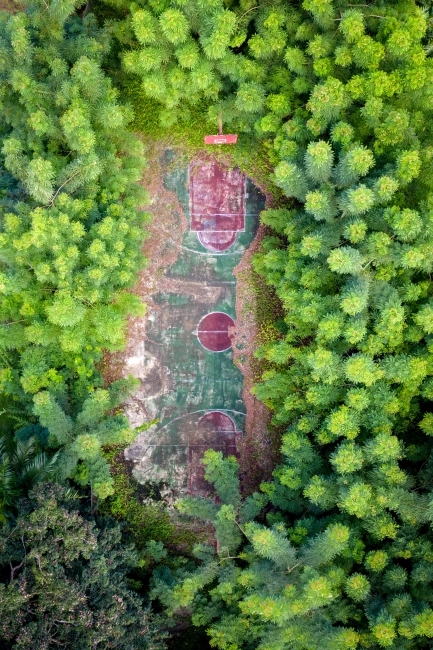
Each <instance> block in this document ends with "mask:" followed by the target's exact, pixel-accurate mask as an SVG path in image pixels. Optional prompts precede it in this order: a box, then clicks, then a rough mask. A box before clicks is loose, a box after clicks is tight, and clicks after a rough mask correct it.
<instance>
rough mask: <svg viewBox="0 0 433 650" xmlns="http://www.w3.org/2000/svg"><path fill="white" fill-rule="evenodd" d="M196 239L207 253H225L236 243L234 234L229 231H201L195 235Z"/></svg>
mask: <svg viewBox="0 0 433 650" xmlns="http://www.w3.org/2000/svg"><path fill="white" fill-rule="evenodd" d="M197 237H198V239H199V241H200V243H201V244H203V246H204V247H205V248H207V250H208V251H213V252H218V251H225V250H227V248H230V246H233V244H234V243H235V241H236V233H235V232H231V231H226V232H223V231H219V232H212V231H211V230H202V231H201V232H198V233H197Z"/></svg>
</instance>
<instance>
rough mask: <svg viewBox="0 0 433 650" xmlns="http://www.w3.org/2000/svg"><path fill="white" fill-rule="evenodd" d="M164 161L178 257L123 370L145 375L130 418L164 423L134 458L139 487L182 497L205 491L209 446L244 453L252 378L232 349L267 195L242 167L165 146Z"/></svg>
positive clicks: (158, 287) (140, 443)
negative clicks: (242, 269) (243, 272)
mask: <svg viewBox="0 0 433 650" xmlns="http://www.w3.org/2000/svg"><path fill="white" fill-rule="evenodd" d="M161 166H162V169H163V180H164V187H165V189H166V190H167V191H168V192H172V193H174V195H175V196H176V197H177V201H178V210H177V212H176V210H174V209H173V207H172V206H171V207H170V206H168V205H167V210H170V209H171V210H172V211H173V215H171V216H172V222H171V229H169V230H168V231H167V230H165V231H164V232H161V233H160V235H159V236H160V237H161V238H165V241H164V246H167V247H170V246H171V247H173V249H176V250H175V251H173V255H172V259H173V260H174V262H173V263H172V264H171V265H170V266H169V267H168V268H164V271H163V272H162V274H161V276H160V277H159V279H157V280H156V281H155V287H154V289H153V290H152V295H151V296H150V298H149V299H146V303H147V306H148V307H147V312H146V316H145V317H144V320H143V328H142V335H141V336H140V338H139V339H138V340H136V341H135V346H134V349H133V350H131V349H130V351H129V356H127V358H126V360H125V361H126V363H125V371H124V374H133V375H135V376H136V377H137V378H138V379H139V380H140V388H139V389H138V390H137V392H136V394H135V395H134V396H133V398H132V399H131V400H130V402H129V403H128V404H127V414H128V416H129V418H130V420H131V423H132V424H133V426H136V427H137V426H140V425H141V424H143V423H145V422H148V421H149V420H154V419H157V420H158V422H157V424H155V425H153V426H152V427H151V428H150V429H148V430H145V431H143V432H142V433H141V434H140V435H139V436H138V437H137V439H136V440H135V441H134V443H133V444H132V445H131V446H130V447H129V448H128V449H127V450H126V452H125V455H126V458H127V459H129V460H131V461H133V462H134V475H135V476H136V478H137V479H138V480H139V482H140V483H144V484H146V483H148V484H155V483H157V484H158V488H159V490H160V491H161V492H162V493H163V494H164V495H165V496H167V497H168V498H176V497H178V496H181V495H184V494H186V493H194V494H203V495H204V494H206V493H207V492H208V490H209V486H208V484H207V483H206V481H204V477H203V467H202V465H201V462H200V461H201V458H202V456H203V453H204V451H205V450H206V449H208V448H213V449H217V450H221V451H222V452H223V453H224V454H225V455H227V454H236V453H237V447H238V443H239V441H240V439H241V437H242V433H243V430H244V424H245V405H244V403H243V400H242V388H243V377H242V374H241V372H240V370H239V369H238V368H237V367H236V366H235V364H234V363H233V352H232V348H231V336H232V335H233V332H234V328H235V327H236V325H235V322H236V313H235V304H236V278H235V276H234V274H233V270H234V269H235V267H236V266H237V265H238V264H239V262H240V260H241V259H242V256H243V255H244V254H245V252H246V250H247V249H248V246H249V245H250V243H251V242H252V241H253V239H254V237H255V234H256V232H257V228H258V222H259V213H260V211H261V210H262V209H263V207H264V197H263V195H262V194H261V193H260V192H259V190H258V189H257V188H256V187H255V186H254V185H253V183H252V182H251V181H250V180H249V179H248V178H246V177H245V176H244V175H243V174H242V173H241V172H240V171H239V170H238V169H229V168H224V167H223V166H221V165H220V164H218V163H217V162H216V161H215V160H212V159H209V160H206V161H203V160H200V161H192V162H190V163H189V164H186V163H178V162H177V161H176V157H175V154H174V153H173V152H172V151H166V152H164V154H163V156H162V159H161ZM178 213H179V214H178ZM180 213H182V214H180ZM156 227H157V222H156V223H155V222H154V229H155V228H156ZM182 230H183V233H182V235H181V236H180V237H179V236H178V235H179V232H180V231H182ZM153 236H155V235H153Z"/></svg>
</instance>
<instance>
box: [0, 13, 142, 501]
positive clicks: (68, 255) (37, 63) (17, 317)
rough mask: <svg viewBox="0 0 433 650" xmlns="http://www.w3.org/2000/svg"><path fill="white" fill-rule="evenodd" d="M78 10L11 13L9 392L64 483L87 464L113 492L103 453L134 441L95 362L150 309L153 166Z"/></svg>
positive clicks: (5, 112)
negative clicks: (54, 458) (139, 287)
mask: <svg viewBox="0 0 433 650" xmlns="http://www.w3.org/2000/svg"><path fill="white" fill-rule="evenodd" d="M78 6H80V3H79V2H77V1H76V0H68V1H66V2H62V3H60V4H59V3H58V2H51V3H48V4H47V3H45V2H43V3H39V2H37V1H36V0H35V1H34V0H29V2H28V3H27V5H26V9H25V11H23V12H19V13H17V14H16V15H13V16H7V15H2V16H1V18H0V79H1V86H2V91H1V102H2V104H1V112H0V133H1V138H2V147H1V154H0V165H1V167H2V170H3V171H2V174H3V173H4V174H5V177H6V179H7V185H6V189H5V192H4V196H3V197H2V199H1V201H0V312H1V315H0V350H1V362H0V363H1V366H0V391H1V392H3V393H4V394H6V395H9V396H13V397H14V399H19V400H21V402H22V403H23V404H24V405H25V406H26V407H27V413H28V417H29V418H30V422H32V421H34V416H35V415H37V416H38V417H39V418H40V421H41V423H42V424H43V426H44V427H46V428H47V429H48V430H49V433H50V438H49V445H50V446H51V448H59V449H60V448H61V449H62V451H61V454H60V456H59V459H58V464H59V466H60V468H61V472H60V473H61V475H62V476H63V477H65V476H68V475H69V476H70V475H71V473H73V472H75V471H76V470H77V463H78V462H80V468H81V473H80V481H81V482H84V483H90V484H91V485H92V487H93V489H94V494H96V495H97V496H99V497H101V498H102V497H104V496H106V495H107V494H109V493H110V491H111V489H112V488H111V483H112V481H111V478H110V476H109V468H108V465H107V463H106V462H105V460H104V459H103V457H102V454H101V447H102V446H103V445H104V444H105V445H107V444H112V443H119V442H121V441H122V442H125V441H126V440H129V439H130V436H131V433H130V430H129V428H128V425H127V422H126V421H125V420H124V419H123V418H122V417H120V416H109V415H108V411H109V410H110V409H112V408H113V406H114V402H113V400H112V398H111V396H110V394H109V392H107V391H105V390H102V389H101V388H100V386H101V384H102V379H101V376H100V373H99V371H98V369H97V366H96V364H97V362H98V361H100V359H101V357H102V351H103V349H109V350H116V349H119V348H121V347H122V345H123V344H124V336H125V329H126V317H127V316H128V315H131V314H139V313H142V310H143V307H142V304H141V301H140V300H139V299H138V298H137V297H136V296H134V295H133V294H131V293H130V292H129V291H127V289H128V288H130V287H131V286H132V285H133V284H134V283H135V281H136V273H137V271H138V269H139V268H140V266H141V265H142V263H143V258H142V254H141V251H140V248H141V242H142V240H143V229H142V226H143V222H144V220H145V215H144V213H143V212H141V211H140V210H138V209H137V205H138V204H139V203H140V202H141V201H142V200H143V199H144V194H143V192H142V191H141V188H140V186H139V185H138V183H137V181H138V180H139V178H140V175H141V169H142V166H143V158H142V146H141V144H140V142H139V140H138V139H137V138H136V137H135V136H133V135H132V134H131V133H130V132H129V131H128V130H127V125H128V123H129V121H130V120H131V117H132V114H131V111H130V109H129V108H128V107H126V106H124V105H122V104H120V103H119V102H118V100H117V95H118V92H117V90H116V89H115V88H114V87H113V85H112V82H111V81H110V79H109V78H108V77H107V76H106V75H105V74H104V72H103V70H102V63H103V58H104V56H105V55H106V54H107V53H108V51H109V47H110V43H109V37H108V33H107V30H105V29H102V28H100V27H98V25H97V23H96V20H95V18H94V17H93V16H92V15H91V14H87V16H85V17H84V18H80V17H79V16H78V15H77V14H76V13H75V10H76V9H77V7H78ZM98 409H99V410H98ZM92 413H93V415H91V414H92ZM74 418H77V419H76V420H75V419H74Z"/></svg>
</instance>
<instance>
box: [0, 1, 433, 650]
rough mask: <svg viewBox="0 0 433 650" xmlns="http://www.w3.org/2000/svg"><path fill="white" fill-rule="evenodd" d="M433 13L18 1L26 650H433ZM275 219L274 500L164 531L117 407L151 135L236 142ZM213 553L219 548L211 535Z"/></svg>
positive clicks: (257, 265)
mask: <svg viewBox="0 0 433 650" xmlns="http://www.w3.org/2000/svg"><path fill="white" fill-rule="evenodd" d="M432 54H433V5H432V4H431V3H430V2H429V1H428V0H420V1H418V0H368V1H367V2H363V1H362V0H359V2H357V1H356V0H303V1H302V0H136V1H134V2H132V1H130V0H88V2H87V4H86V2H83V0H10V1H9V0H4V1H3V0H1V1H0V80H1V81H0V139H1V143H0V144H1V148H0V640H1V643H0V646H1V648H2V649H4V650H36V649H38V650H39V649H41V650H44V649H47V650H48V649H51V648H59V647H60V648H71V649H74V650H81V649H82V650H91V649H97V648H98V649H99V648H101V650H106V649H109V648H122V649H125V650H138V649H141V648H143V649H147V650H164V649H173V650H174V649H176V650H182V649H183V648H185V649H188V650H205V649H206V648H217V649H219V650H318V649H319V648H320V650H355V649H359V650H362V649H364V648H369V649H372V650H379V649H381V648H391V649H395V650H412V649H414V650H418V649H419V650H421V649H426V650H428V649H429V648H431V647H432V644H433V407H432V400H433V281H432V272H433V58H432ZM220 113H222V114H223V115H224V124H225V128H226V129H227V130H228V131H231V132H233V133H237V134H238V144H237V145H236V147H235V148H234V149H233V154H232V155H233V162H234V164H237V165H239V166H240V167H241V168H242V169H243V170H244V171H246V173H250V172H251V170H253V169H255V170H260V174H261V175H262V177H264V178H265V183H266V186H267V188H268V192H269V195H271V196H272V205H271V207H268V209H266V210H265V211H263V212H262V213H261V216H260V219H261V223H262V224H263V226H264V232H265V236H264V237H263V239H262V241H261V243H260V247H259V250H258V251H257V252H256V253H255V255H254V258H253V271H254V272H253V274H252V275H253V276H254V277H253V279H254V282H255V283H256V285H257V290H258V291H261V292H264V293H265V294H266V295H267V296H268V297H269V300H270V302H271V304H272V305H276V308H275V309H274V310H272V309H271V310H267V311H266V313H265V316H263V315H262V316H261V319H262V324H263V331H264V332H265V335H263V336H262V338H261V340H260V344H259V345H258V346H257V349H256V350H255V359H256V362H257V366H258V368H259V369H260V376H259V377H258V380H257V381H256V383H255V386H254V389H253V392H254V395H255V396H256V397H257V398H258V399H259V400H261V401H262V402H263V403H264V404H265V405H266V406H267V408H268V409H269V410H270V411H271V414H272V420H271V423H270V426H271V427H272V429H273V431H274V433H275V435H277V436H278V440H279V443H278V446H279V453H278V462H277V464H276V466H275V468H274V471H273V474H272V477H271V478H269V477H264V478H263V480H262V481H261V482H259V484H258V485H257V490H256V491H255V492H252V493H247V492H246V491H245V490H244V488H243V486H242V480H241V478H242V477H241V476H240V472H239V465H238V463H237V461H236V459H235V458H234V457H233V456H229V457H223V455H222V453H221V452H218V451H212V450H209V451H208V452H206V454H205V457H204V465H205V472H206V473H205V476H206V479H207V481H209V483H211V484H212V485H213V486H214V489H215V495H216V496H215V498H199V497H192V496H191V497H187V498H184V499H182V500H181V501H179V502H178V503H177V504H176V509H177V511H178V513H179V517H180V518H181V519H182V521H183V522H185V523H184V524H183V526H179V525H177V524H176V522H174V520H173V519H172V518H171V516H170V513H169V511H168V510H167V509H164V508H163V507H161V506H160V504H158V503H155V504H152V503H148V502H146V503H144V502H143V501H142V500H141V499H140V495H139V489H138V487H137V485H136V483H135V482H134V480H133V479H132V478H131V476H130V475H129V474H128V472H127V471H126V470H125V467H124V464H123V463H122V462H121V459H122V452H123V450H124V449H125V447H126V446H127V445H128V444H130V443H131V442H132V441H133V440H134V439H135V437H136V436H137V430H135V429H134V428H133V427H132V426H131V424H130V422H129V421H128V418H127V417H126V416H125V414H124V413H123V411H122V404H123V403H124V402H125V400H126V399H127V398H128V396H129V395H130V394H131V392H132V391H133V390H134V387H135V380H133V379H125V380H116V381H114V382H112V383H107V381H105V379H104V376H103V371H104V355H105V354H106V353H110V352H116V351H118V350H121V349H122V348H123V347H124V346H125V342H126V341H125V337H126V324H127V320H128V318H131V317H136V316H140V314H142V313H143V309H144V306H143V304H142V302H141V301H140V299H139V298H138V297H137V296H136V295H135V294H134V293H133V292H132V291H131V290H132V288H133V287H134V285H135V284H136V282H137V277H138V272H139V271H140V270H142V269H143V268H145V265H146V260H145V259H144V256H143V254H142V244H143V240H144V238H145V235H146V228H147V224H148V223H149V220H150V215H149V213H148V212H146V209H143V206H146V205H147V204H148V202H149V196H148V195H147V194H146V192H145V191H144V190H143V187H142V185H141V184H140V183H139V181H140V179H141V178H142V177H143V174H145V173H146V171H145V170H146V166H147V165H148V164H149V162H148V160H147V159H146V148H145V147H144V145H143V137H142V136H143V135H144V136H146V137H151V138H154V139H156V140H157V139H158V138H165V140H167V138H171V139H172V141H173V143H181V146H182V147H184V149H185V150H186V151H187V152H188V151H193V150H197V149H198V148H200V147H201V148H203V145H202V144H201V143H202V141H203V135H204V134H205V133H207V132H210V133H212V132H216V131H215V129H216V126H215V125H216V124H217V120H218V115H219V114H220ZM200 526H202V527H204V528H205V529H206V530H212V535H211V536H209V535H208V536H206V535H205V536H203V535H201V536H200V535H199V534H196V533H195V532H194V531H197V530H200Z"/></svg>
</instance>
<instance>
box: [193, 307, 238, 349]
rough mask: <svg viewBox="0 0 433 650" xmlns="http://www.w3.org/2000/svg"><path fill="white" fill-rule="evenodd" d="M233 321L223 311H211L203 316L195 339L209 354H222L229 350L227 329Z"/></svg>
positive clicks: (229, 343)
mask: <svg viewBox="0 0 433 650" xmlns="http://www.w3.org/2000/svg"><path fill="white" fill-rule="evenodd" d="M234 324H235V323H234V320H233V318H231V316H229V315H228V314H226V313H225V312H223V311H212V312H210V313H209V314H206V316H203V318H202V319H201V321H200V322H199V324H198V327H197V337H198V340H199V341H200V343H201V344H202V346H203V347H204V348H205V349H206V350H209V351H210V352H224V351H225V350H228V349H230V348H231V346H232V343H231V340H230V337H229V332H228V330H229V327H233V326H234Z"/></svg>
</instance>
